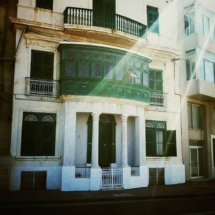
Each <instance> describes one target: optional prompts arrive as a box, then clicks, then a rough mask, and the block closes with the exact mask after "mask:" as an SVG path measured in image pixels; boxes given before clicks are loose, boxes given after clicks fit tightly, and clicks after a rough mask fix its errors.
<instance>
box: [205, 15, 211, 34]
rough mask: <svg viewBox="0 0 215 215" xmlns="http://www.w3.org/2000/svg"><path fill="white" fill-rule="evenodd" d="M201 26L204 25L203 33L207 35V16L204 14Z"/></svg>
mask: <svg viewBox="0 0 215 215" xmlns="http://www.w3.org/2000/svg"><path fill="white" fill-rule="evenodd" d="M203 27H204V35H206V36H208V34H209V33H210V32H209V29H210V27H209V18H208V17H206V16H203Z"/></svg>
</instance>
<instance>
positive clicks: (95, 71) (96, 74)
mask: <svg viewBox="0 0 215 215" xmlns="http://www.w3.org/2000/svg"><path fill="white" fill-rule="evenodd" d="M92 67H93V68H92V77H93V78H101V77H102V71H101V65H100V63H93V65H92Z"/></svg>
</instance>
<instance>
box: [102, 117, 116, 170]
mask: <svg viewBox="0 0 215 215" xmlns="http://www.w3.org/2000/svg"><path fill="white" fill-rule="evenodd" d="M112 117H113V116H112ZM113 126H114V128H113ZM113 130H115V123H113V122H112V120H111V115H108V114H102V115H101V116H100V118H99V166H100V167H109V166H110V163H113V162H114V161H113V160H112V157H113V155H114V154H115V147H113V144H114V145H115V141H114V142H113V141H112V139H113V135H114V134H113ZM114 139H115V137H114Z"/></svg>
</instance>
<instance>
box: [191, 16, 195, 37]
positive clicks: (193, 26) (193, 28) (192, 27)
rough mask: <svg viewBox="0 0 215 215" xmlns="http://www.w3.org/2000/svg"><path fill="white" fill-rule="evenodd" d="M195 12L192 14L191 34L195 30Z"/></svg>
mask: <svg viewBox="0 0 215 215" xmlns="http://www.w3.org/2000/svg"><path fill="white" fill-rule="evenodd" d="M194 23H195V22H194V13H191V14H190V34H192V33H194V32H195V24H194Z"/></svg>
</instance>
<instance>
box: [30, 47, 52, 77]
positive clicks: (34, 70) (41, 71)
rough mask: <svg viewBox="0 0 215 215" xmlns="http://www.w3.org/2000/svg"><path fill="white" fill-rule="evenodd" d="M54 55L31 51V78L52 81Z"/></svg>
mask: <svg viewBox="0 0 215 215" xmlns="http://www.w3.org/2000/svg"><path fill="white" fill-rule="evenodd" d="M53 71H54V53H53V52H45V51H37V50H32V51H31V78H36V79H46V80H53Z"/></svg>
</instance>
